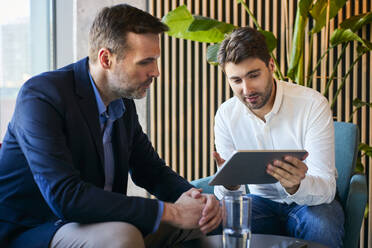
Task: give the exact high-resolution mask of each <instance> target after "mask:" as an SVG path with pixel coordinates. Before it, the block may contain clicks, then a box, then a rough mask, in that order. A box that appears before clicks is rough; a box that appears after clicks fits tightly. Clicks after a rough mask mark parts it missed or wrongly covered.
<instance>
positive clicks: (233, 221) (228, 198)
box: [222, 192, 252, 248]
mask: <svg viewBox="0 0 372 248" xmlns="http://www.w3.org/2000/svg"><path fill="white" fill-rule="evenodd" d="M222 211H223V222H222V225H223V237H222V241H223V247H224V248H249V245H250V240H251V215H252V213H251V212H252V199H251V198H250V197H248V196H246V195H242V194H241V193H236V192H235V193H233V194H227V195H225V197H224V198H223V200H222Z"/></svg>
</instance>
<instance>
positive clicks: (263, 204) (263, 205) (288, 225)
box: [248, 194, 345, 248]
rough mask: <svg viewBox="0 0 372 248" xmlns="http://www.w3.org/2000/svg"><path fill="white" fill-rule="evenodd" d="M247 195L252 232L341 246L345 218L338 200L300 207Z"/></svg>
mask: <svg viewBox="0 0 372 248" xmlns="http://www.w3.org/2000/svg"><path fill="white" fill-rule="evenodd" d="M248 196H250V197H252V222H251V228H252V233H261V234H274V235H286V236H291V237H296V238H300V239H304V240H309V241H315V242H318V243H320V244H324V245H326V246H329V247H332V248H333V247H342V239H343V236H344V219H345V217H344V212H343V209H342V206H341V204H340V203H339V202H338V201H337V200H333V201H332V202H331V203H330V204H321V205H318V206H306V205H302V206H300V205H297V204H295V203H292V204H290V205H288V204H286V203H278V202H274V201H271V200H269V199H265V198H262V197H259V196H256V195H252V194H249V195H248Z"/></svg>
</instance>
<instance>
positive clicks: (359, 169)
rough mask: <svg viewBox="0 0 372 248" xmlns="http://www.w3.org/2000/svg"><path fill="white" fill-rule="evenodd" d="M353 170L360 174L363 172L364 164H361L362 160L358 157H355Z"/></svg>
mask: <svg viewBox="0 0 372 248" xmlns="http://www.w3.org/2000/svg"><path fill="white" fill-rule="evenodd" d="M354 172H356V173H362V174H363V173H364V165H363V164H362V160H361V159H360V157H358V158H357V161H356V164H355V170H354Z"/></svg>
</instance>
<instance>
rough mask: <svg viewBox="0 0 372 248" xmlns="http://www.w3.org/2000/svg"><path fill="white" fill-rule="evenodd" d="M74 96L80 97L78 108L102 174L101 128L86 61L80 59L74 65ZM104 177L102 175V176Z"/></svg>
mask: <svg viewBox="0 0 372 248" xmlns="http://www.w3.org/2000/svg"><path fill="white" fill-rule="evenodd" d="M74 71H75V82H76V94H77V95H78V96H80V99H79V107H80V110H81V113H82V114H83V116H84V118H85V121H86V124H87V126H88V127H89V130H90V133H91V135H92V139H93V141H94V143H95V146H96V149H97V153H98V154H99V157H100V160H101V165H102V166H101V170H102V173H104V167H103V166H104V158H103V154H104V153H103V144H102V134H101V127H100V124H99V116H98V108H97V103H96V99H95V95H94V92H93V88H92V86H91V83H90V78H89V75H88V59H87V58H85V59H82V60H80V61H78V62H77V63H76V64H75V65H74ZM103 175H104V174H103Z"/></svg>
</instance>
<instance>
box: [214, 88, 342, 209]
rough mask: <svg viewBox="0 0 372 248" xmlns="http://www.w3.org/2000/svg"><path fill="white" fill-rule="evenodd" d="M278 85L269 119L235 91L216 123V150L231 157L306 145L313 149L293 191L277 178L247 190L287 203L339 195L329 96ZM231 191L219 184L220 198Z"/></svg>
mask: <svg viewBox="0 0 372 248" xmlns="http://www.w3.org/2000/svg"><path fill="white" fill-rule="evenodd" d="M276 85H277V87H276V95H275V101H274V105H273V108H272V110H271V111H270V112H269V113H268V114H266V115H265V120H266V122H264V121H262V120H261V119H260V118H258V117H257V116H256V115H254V114H253V112H251V111H250V110H249V109H248V108H247V107H246V106H245V105H244V104H243V103H242V102H241V101H240V100H239V99H238V98H237V97H236V96H234V97H233V98H231V99H229V100H227V101H226V102H224V103H223V104H222V105H221V106H220V108H219V109H218V111H217V113H216V117H215V127H214V131H215V143H216V149H217V152H218V153H219V154H220V155H221V157H222V158H224V159H227V158H229V157H230V155H231V154H232V152H233V151H234V150H259V149H263V150H289V149H304V150H306V151H307V152H308V153H309V156H308V157H307V159H306V160H304V163H305V164H306V165H307V166H308V172H307V174H306V176H305V178H304V179H303V180H302V181H301V184H300V187H299V189H298V190H297V192H296V193H295V194H293V195H290V194H289V193H288V192H287V191H286V190H285V189H284V188H283V187H282V185H281V184H280V183H279V182H277V183H275V184H256V185H253V184H250V185H248V187H249V191H250V193H252V194H255V195H259V196H262V197H265V198H268V199H271V200H273V201H277V202H285V203H288V204H290V203H292V202H295V203H297V204H299V205H318V204H322V203H329V202H331V201H332V200H333V199H334V197H335V193H336V176H337V172H336V168H335V158H334V129H333V120H332V113H331V110H330V108H329V105H328V101H327V99H326V98H325V97H324V96H322V95H321V94H320V93H319V92H317V91H315V90H313V89H310V88H307V87H303V86H299V85H297V84H292V83H288V82H283V81H277V82H276ZM247 163H249V161H247ZM240 190H244V187H243V186H242V187H241V189H240ZM227 191H228V190H227V189H226V188H224V187H223V186H216V187H215V194H216V196H217V197H218V198H219V199H221V198H222V197H223V196H224V194H225V193H226V192H227Z"/></svg>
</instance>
